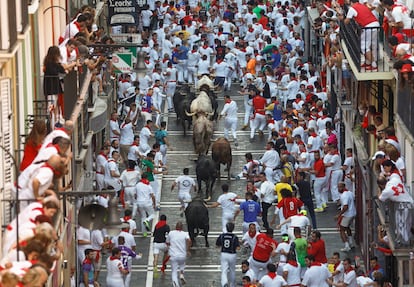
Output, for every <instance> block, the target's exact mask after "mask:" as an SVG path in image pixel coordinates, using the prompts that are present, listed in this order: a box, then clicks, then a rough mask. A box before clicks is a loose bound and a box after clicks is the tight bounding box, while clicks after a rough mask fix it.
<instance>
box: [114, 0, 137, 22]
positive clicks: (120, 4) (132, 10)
mask: <svg viewBox="0 0 414 287" xmlns="http://www.w3.org/2000/svg"><path fill="white" fill-rule="evenodd" d="M108 14H109V15H108V24H109V25H112V26H114V25H122V24H130V25H138V3H137V1H136V0H109V1H108Z"/></svg>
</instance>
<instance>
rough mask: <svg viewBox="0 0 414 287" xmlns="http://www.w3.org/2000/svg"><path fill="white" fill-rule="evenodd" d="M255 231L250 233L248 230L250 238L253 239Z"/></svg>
mask: <svg viewBox="0 0 414 287" xmlns="http://www.w3.org/2000/svg"><path fill="white" fill-rule="evenodd" d="M256 233H257V232H256V229H255V230H254V231H250V230H249V236H250V238H253V237H254V236H255V235H256Z"/></svg>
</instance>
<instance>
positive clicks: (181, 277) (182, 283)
mask: <svg viewBox="0 0 414 287" xmlns="http://www.w3.org/2000/svg"><path fill="white" fill-rule="evenodd" d="M180 281H181V285H185V283H187V281H185V278H184V274H180Z"/></svg>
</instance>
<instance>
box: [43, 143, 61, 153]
mask: <svg viewBox="0 0 414 287" xmlns="http://www.w3.org/2000/svg"><path fill="white" fill-rule="evenodd" d="M46 147H54V148H55V149H56V150H57V152H58V153H59V154H60V147H59V145H58V144H52V143H50V144H48V145H47V146H46Z"/></svg>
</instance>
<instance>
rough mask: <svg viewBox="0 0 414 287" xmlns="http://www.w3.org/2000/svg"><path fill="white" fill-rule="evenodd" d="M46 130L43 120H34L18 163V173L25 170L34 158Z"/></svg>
mask: <svg viewBox="0 0 414 287" xmlns="http://www.w3.org/2000/svg"><path fill="white" fill-rule="evenodd" d="M46 133H47V128H46V123H45V121H44V120H34V122H33V127H32V130H31V131H30V133H29V135H28V136H27V138H26V144H25V147H24V154H23V159H22V162H21V163H20V171H23V170H25V169H26V168H27V167H28V166H29V165H31V164H32V162H33V160H34V159H35V158H36V156H37V154H38V152H39V150H40V148H41V146H42V142H43V140H44V139H45V137H46Z"/></svg>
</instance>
